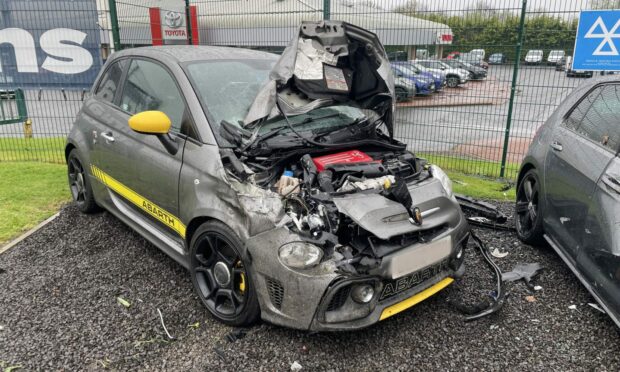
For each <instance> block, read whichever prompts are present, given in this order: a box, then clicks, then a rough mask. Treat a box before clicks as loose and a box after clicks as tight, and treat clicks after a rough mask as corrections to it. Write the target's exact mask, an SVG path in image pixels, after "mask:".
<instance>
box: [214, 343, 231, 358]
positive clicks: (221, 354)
mask: <svg viewBox="0 0 620 372" xmlns="http://www.w3.org/2000/svg"><path fill="white" fill-rule="evenodd" d="M213 351H215V354H217V356H218V357H220V359H222V361H224V362H227V359H228V358H226V353H225V352H224V350H222V349H221V348H220V344H219V343H217V344H215V346H213Z"/></svg>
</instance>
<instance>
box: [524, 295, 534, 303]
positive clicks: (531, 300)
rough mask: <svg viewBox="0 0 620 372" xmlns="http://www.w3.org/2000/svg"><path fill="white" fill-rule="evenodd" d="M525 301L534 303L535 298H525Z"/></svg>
mask: <svg viewBox="0 0 620 372" xmlns="http://www.w3.org/2000/svg"><path fill="white" fill-rule="evenodd" d="M525 301H527V302H536V297H534V296H525Z"/></svg>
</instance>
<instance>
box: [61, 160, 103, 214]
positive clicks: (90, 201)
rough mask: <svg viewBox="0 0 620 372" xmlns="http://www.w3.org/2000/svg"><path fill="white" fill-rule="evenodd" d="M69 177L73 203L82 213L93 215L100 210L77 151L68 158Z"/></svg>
mask: <svg viewBox="0 0 620 372" xmlns="http://www.w3.org/2000/svg"><path fill="white" fill-rule="evenodd" d="M67 176H68V179H69V190H70V191H71V196H72V197H73V201H74V202H75V203H76V204H77V207H78V209H79V210H80V211H81V212H82V213H93V212H96V211H98V210H99V207H98V206H97V203H96V202H95V198H94V195H93V190H92V189H91V187H90V181H89V180H88V174H87V173H86V172H85V171H84V167H83V166H82V162H81V161H80V159H79V158H78V155H77V150H75V149H73V150H71V152H70V153H69V156H68V157H67Z"/></svg>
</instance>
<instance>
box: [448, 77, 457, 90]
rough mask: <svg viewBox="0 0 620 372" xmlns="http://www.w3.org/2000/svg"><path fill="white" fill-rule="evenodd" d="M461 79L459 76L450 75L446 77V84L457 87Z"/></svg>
mask: <svg viewBox="0 0 620 372" xmlns="http://www.w3.org/2000/svg"><path fill="white" fill-rule="evenodd" d="M459 81H460V79H459V78H458V76H448V78H447V79H446V85H447V86H448V87H450V88H456V87H457V86H458V85H459Z"/></svg>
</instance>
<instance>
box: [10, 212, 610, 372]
mask: <svg viewBox="0 0 620 372" xmlns="http://www.w3.org/2000/svg"><path fill="white" fill-rule="evenodd" d="M501 208H502V209H503V210H504V211H505V212H507V213H509V214H510V213H511V212H512V210H511V206H510V205H509V204H506V205H502V206H501ZM477 230H478V235H479V236H480V237H481V238H482V239H483V240H484V241H486V242H487V244H488V245H489V246H491V247H499V248H500V249H502V250H505V251H507V252H509V254H508V256H507V257H505V258H502V259H496V261H497V262H498V264H499V265H500V266H501V268H502V270H504V271H508V270H510V269H511V268H512V267H513V266H514V265H515V264H517V263H528V262H540V263H541V264H542V265H543V266H544V271H543V272H542V273H541V274H540V276H539V277H538V278H537V280H536V281H535V283H536V284H537V285H540V286H542V287H543V289H542V290H540V291H537V292H534V293H530V292H529V291H528V289H527V288H526V286H525V285H524V284H523V283H509V284H507V286H508V290H509V291H510V297H509V298H508V300H507V302H506V304H505V306H504V308H503V309H502V310H501V311H500V312H499V313H497V314H495V315H492V316H490V317H487V318H484V319H481V320H478V321H475V322H471V323H464V322H463V320H462V316H461V315H460V314H458V313H457V312H456V310H455V309H454V308H453V307H452V306H450V305H449V303H448V300H449V299H457V298H465V299H472V300H476V299H480V296H482V295H484V293H488V292H489V291H490V290H492V288H493V283H492V282H491V280H490V279H491V276H490V272H489V270H488V268H487V267H486V266H485V265H484V263H483V262H482V261H481V259H480V258H479V255H478V254H476V252H475V250H474V249H470V250H469V252H467V254H466V262H467V265H468V274H467V275H466V276H465V277H464V278H463V279H462V280H461V281H460V282H459V283H457V284H455V285H452V286H450V287H448V289H446V290H445V291H443V292H440V293H439V294H437V295H436V296H434V297H432V298H430V299H429V300H427V301H425V302H423V303H421V304H419V305H418V306H415V307H413V308H411V309H410V310H408V311H406V312H404V313H401V314H399V315H397V316H394V317H392V318H390V319H388V320H385V321H383V322H381V323H379V324H377V325H375V326H373V327H370V328H368V329H366V330H362V331H357V332H347V333H322V334H309V333H307V332H300V331H294V330H289V329H284V328H280V327H277V326H272V325H269V324H264V323H263V324H258V325H256V326H254V327H252V328H250V329H248V330H247V335H246V336H245V337H244V338H242V339H239V340H237V341H236V342H229V341H228V340H227V338H226V335H227V334H229V333H230V332H231V331H232V330H233V329H231V328H230V327H227V326H224V325H222V324H219V323H217V322H215V321H214V320H212V319H211V318H210V316H209V314H208V313H207V311H206V310H205V309H204V308H203V307H202V306H201V305H200V304H199V301H198V299H197V297H196V296H195V295H194V294H193V292H192V286H191V282H190V280H189V276H188V275H187V273H186V272H185V271H184V269H183V268H181V267H180V266H179V265H177V264H176V263H175V262H174V261H173V260H172V259H169V258H168V257H167V256H165V255H164V254H163V253H160V251H159V250H157V249H156V248H155V247H153V246H152V245H151V244H149V243H148V242H146V241H145V240H144V239H142V238H141V237H139V236H138V235H137V234H136V233H134V232H132V231H131V230H130V229H129V228H128V227H126V226H125V225H123V224H122V223H121V222H120V221H118V220H117V219H115V218H114V217H112V216H111V215H110V214H108V213H101V214H97V215H92V216H84V215H80V214H79V213H78V211H77V210H76V209H75V208H74V207H72V206H69V207H66V208H65V209H63V210H62V212H61V214H60V217H58V218H57V219H56V220H55V221H54V222H52V223H51V224H49V225H47V226H46V227H45V228H43V229H42V230H41V231H39V232H38V233H36V234H34V235H33V236H31V237H29V238H28V239H26V240H25V241H24V242H22V243H21V244H19V245H18V246H16V247H15V248H13V249H12V250H11V251H9V252H7V253H5V254H2V255H0V281H1V282H2V283H3V285H2V286H1V287H0V369H2V367H3V366H8V365H21V366H23V368H24V369H25V370H84V369H95V370H97V369H104V368H109V369H113V370H126V369H132V370H134V369H139V370H164V369H165V370H190V369H191V370H208V371H210V370H266V371H285V370H290V366H291V363H293V362H294V361H298V362H299V364H301V365H302V366H303V370H304V371H305V370H377V369H381V370H384V369H388V368H390V369H394V370H412V369H416V370H422V369H432V370H457V369H458V370H499V369H508V370H543V369H544V370H562V371H566V370H612V371H617V370H620V342H618V341H619V335H618V332H617V330H616V327H615V326H614V324H613V323H612V322H611V320H609V319H608V318H607V316H605V315H603V314H601V313H599V312H597V311H596V310H594V309H592V308H591V307H589V306H587V303H588V302H591V301H592V299H591V298H590V296H589V295H588V293H587V292H586V290H585V289H583V288H582V287H581V285H580V284H579V282H578V281H577V279H575V277H574V276H573V275H572V274H571V272H570V271H569V269H568V268H566V267H565V266H564V265H563V264H562V263H561V262H560V259H559V258H558V257H557V256H556V255H555V254H554V253H553V252H552V251H551V249H550V248H542V249H534V248H531V247H529V246H525V245H522V244H521V243H520V242H518V241H517V239H516V237H515V235H514V234H513V233H507V232H499V231H491V230H487V229H477ZM118 296H121V297H122V298H124V299H126V300H127V301H129V302H130V303H131V306H130V307H129V308H126V307H124V306H123V305H121V304H119V303H118V301H117V297H118ZM527 296H534V301H533V302H530V301H528V300H526V297H527ZM530 300H531V298H530ZM572 304H575V305H576V306H577V309H576V310H570V309H569V306H570V305H572ZM158 308H159V309H161V311H162V313H163V316H164V318H165V322H166V325H167V327H168V330H169V332H170V333H171V334H172V335H173V336H174V337H176V340H175V341H171V342H168V341H166V339H167V338H166V335H165V333H164V331H163V329H162V327H161V325H160V321H159V315H158V313H157V309H158Z"/></svg>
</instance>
